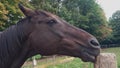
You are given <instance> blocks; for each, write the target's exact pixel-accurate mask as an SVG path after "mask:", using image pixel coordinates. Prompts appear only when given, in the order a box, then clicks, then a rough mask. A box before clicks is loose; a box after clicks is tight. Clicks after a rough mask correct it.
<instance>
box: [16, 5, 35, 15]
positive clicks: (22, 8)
mask: <svg viewBox="0 0 120 68" xmlns="http://www.w3.org/2000/svg"><path fill="white" fill-rule="evenodd" d="M18 6H19V8H20V10H21V11H22V12H23V13H24V15H25V16H32V15H34V14H35V12H34V11H33V10H32V9H29V8H26V7H24V6H23V5H22V4H18Z"/></svg>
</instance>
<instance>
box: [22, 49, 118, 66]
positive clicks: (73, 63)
mask: <svg viewBox="0 0 120 68" xmlns="http://www.w3.org/2000/svg"><path fill="white" fill-rule="evenodd" d="M102 52H103V53H114V54H116V57H117V63H118V68H120V47H116V48H107V49H102ZM63 59H64V58H57V59H55V60H54V61H53V60H52V61H51V60H48V61H47V62H39V63H38V65H37V66H36V68H41V67H40V66H41V65H44V64H45V65H46V64H50V63H52V62H55V64H52V65H51V64H50V65H48V66H47V67H45V68H93V64H92V63H85V62H82V61H81V60H80V59H79V58H75V59H73V60H71V61H69V62H64V63H57V62H58V61H59V60H63ZM24 68H31V67H30V66H29V67H24Z"/></svg>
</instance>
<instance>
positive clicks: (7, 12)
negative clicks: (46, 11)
mask: <svg viewBox="0 0 120 68" xmlns="http://www.w3.org/2000/svg"><path fill="white" fill-rule="evenodd" d="M28 2H29V1H28V0H0V17H1V18H0V31H1V30H4V29H5V28H7V27H9V26H10V25H13V24H15V23H17V21H18V20H19V19H21V17H22V16H23V15H22V13H21V11H20V10H19V8H18V3H23V4H25V5H28V4H29V3H28Z"/></svg>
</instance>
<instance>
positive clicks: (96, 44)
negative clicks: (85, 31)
mask: <svg viewBox="0 0 120 68" xmlns="http://www.w3.org/2000/svg"><path fill="white" fill-rule="evenodd" d="M90 43H91V44H92V45H94V46H99V43H98V42H97V41H95V40H91V41H90Z"/></svg>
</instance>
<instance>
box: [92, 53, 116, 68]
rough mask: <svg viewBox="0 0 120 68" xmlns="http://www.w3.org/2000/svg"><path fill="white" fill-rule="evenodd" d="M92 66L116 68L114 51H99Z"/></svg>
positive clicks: (95, 67)
mask: <svg viewBox="0 0 120 68" xmlns="http://www.w3.org/2000/svg"><path fill="white" fill-rule="evenodd" d="M94 68H117V61H116V55H115V54H114V53H101V54H100V55H99V56H98V57H97V62H96V63H95V64H94Z"/></svg>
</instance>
